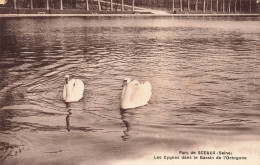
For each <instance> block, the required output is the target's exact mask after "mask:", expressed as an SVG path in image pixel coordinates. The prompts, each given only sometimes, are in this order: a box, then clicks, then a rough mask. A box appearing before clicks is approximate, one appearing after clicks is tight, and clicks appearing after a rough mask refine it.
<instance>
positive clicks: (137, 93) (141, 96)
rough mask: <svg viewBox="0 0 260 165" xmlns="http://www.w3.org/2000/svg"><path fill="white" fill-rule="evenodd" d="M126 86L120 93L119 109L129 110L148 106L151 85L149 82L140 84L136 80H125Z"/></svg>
mask: <svg viewBox="0 0 260 165" xmlns="http://www.w3.org/2000/svg"><path fill="white" fill-rule="evenodd" d="M124 81H126V85H125V86H124V89H123V91H122V97H121V108H122V109H129V108H136V107H140V106H144V105H146V104H148V101H149V100H150V98H151V96H152V85H151V83H150V82H148V81H146V82H145V83H140V82H139V81H137V80H133V81H131V80H130V79H129V78H126V79H125V80H124Z"/></svg>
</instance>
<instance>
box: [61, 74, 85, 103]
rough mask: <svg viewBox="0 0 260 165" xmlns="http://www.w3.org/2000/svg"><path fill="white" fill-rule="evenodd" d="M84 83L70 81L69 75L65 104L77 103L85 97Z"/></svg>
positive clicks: (66, 84)
mask: <svg viewBox="0 0 260 165" xmlns="http://www.w3.org/2000/svg"><path fill="white" fill-rule="evenodd" d="M83 92H84V83H83V82H82V81H81V80H79V79H71V80H69V75H66V76H65V85H64V88H63V100H64V101H65V102H76V101H79V100H80V99H81V98H82V97H83Z"/></svg>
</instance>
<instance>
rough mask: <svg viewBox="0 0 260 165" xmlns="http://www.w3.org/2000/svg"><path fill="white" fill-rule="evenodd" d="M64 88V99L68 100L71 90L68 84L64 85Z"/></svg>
mask: <svg viewBox="0 0 260 165" xmlns="http://www.w3.org/2000/svg"><path fill="white" fill-rule="evenodd" d="M65 88H66V99H69V98H70V96H71V89H70V86H69V84H68V83H66V84H65Z"/></svg>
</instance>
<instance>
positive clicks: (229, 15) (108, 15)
mask: <svg viewBox="0 0 260 165" xmlns="http://www.w3.org/2000/svg"><path fill="white" fill-rule="evenodd" d="M1 17H260V13H259V14H258V13H256V14H188V13H187V14H170V13H169V14H142V13H140V14H139V13H136V14H98V13H93V14H40V13H39V14H0V18H1Z"/></svg>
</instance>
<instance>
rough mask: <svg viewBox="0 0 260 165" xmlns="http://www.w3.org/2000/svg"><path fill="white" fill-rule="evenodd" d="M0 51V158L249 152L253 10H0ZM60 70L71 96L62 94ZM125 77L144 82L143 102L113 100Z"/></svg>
mask: <svg viewBox="0 0 260 165" xmlns="http://www.w3.org/2000/svg"><path fill="white" fill-rule="evenodd" d="M0 55H1V59H0V68H1V70H0V163H1V164H19V165H20V164H70V165H72V164H121V163H122V164H127V163H126V162H129V161H134V162H132V163H135V164H138V163H139V164H145V162H146V163H148V162H149V163H154V164H161V163H162V162H160V161H155V160H153V159H154V158H153V157H154V155H158V154H161V153H170V154H174V153H177V152H178V151H180V150H186V151H191V150H196V149H202V150H216V149H224V150H229V151H232V152H234V154H235V153H236V152H237V153H241V154H243V155H246V156H248V158H249V160H248V161H249V162H251V163H255V162H257V163H258V164H259V162H260V161H259V160H260V155H259V154H257V153H260V143H259V141H260V129H259V128H260V120H259V119H260V22H259V19H258V18H253V19H247V18H241V19H239V18H236V19H234V18H225V20H224V18H223V19H222V18H220V19H210V18H208V19H203V18H197V19H195V18H194V19H184V18H183V19H176V18H127V19H126V18H102V17H100V18H98V17H97V18H91V19H90V18H31V19H27V18H8V19H6V18H0ZM65 74H69V75H71V76H72V77H74V78H79V79H81V80H82V81H83V82H84V83H85V93H84V97H83V99H82V100H81V101H80V102H77V103H71V104H68V105H66V104H65V103H64V102H63V100H62V89H63V85H64V76H65ZM125 77H131V78H133V79H138V80H140V81H150V82H151V84H152V86H153V95H152V98H151V101H150V103H149V104H148V105H147V106H144V107H140V108H137V109H131V110H120V95H121V90H122V87H121V85H122V80H123V79H124V78H125ZM250 156H251V157H250ZM256 160H257V161H256ZM249 162H247V163H246V164H249ZM132 163H130V164H132ZM167 163H173V162H167ZM234 163H235V162H234ZM236 163H237V162H236ZM239 163H242V164H243V163H245V162H238V163H237V164H239ZM210 164H213V162H211V163H210Z"/></svg>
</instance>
